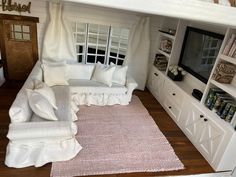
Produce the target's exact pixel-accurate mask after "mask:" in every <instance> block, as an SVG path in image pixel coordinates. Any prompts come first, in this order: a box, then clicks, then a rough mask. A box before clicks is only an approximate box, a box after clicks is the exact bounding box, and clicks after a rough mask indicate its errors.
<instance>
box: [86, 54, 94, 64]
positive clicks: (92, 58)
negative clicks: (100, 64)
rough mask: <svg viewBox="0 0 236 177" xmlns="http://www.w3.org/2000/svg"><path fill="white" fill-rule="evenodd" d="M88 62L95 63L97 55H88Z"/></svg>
mask: <svg viewBox="0 0 236 177" xmlns="http://www.w3.org/2000/svg"><path fill="white" fill-rule="evenodd" d="M87 63H95V56H94V55H87Z"/></svg>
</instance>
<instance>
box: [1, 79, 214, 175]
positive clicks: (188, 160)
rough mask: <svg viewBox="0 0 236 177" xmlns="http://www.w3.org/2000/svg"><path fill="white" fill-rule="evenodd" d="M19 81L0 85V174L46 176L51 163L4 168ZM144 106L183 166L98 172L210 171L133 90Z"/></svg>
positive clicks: (147, 98) (147, 97) (147, 96)
mask: <svg viewBox="0 0 236 177" xmlns="http://www.w3.org/2000/svg"><path fill="white" fill-rule="evenodd" d="M21 85H22V84H21V83H7V84H4V85H3V86H2V87H0V119H1V120H0V177H14V176H19V177H47V176H49V175H50V169H51V164H46V165H44V166H43V167H40V168H34V167H28V168H22V169H14V168H8V167H6V166H5V165H4V158H5V149H6V145H7V143H8V140H7V138H6V134H7V131H8V124H9V116H8V110H9V107H10V105H11V104H12V102H13V100H14V98H15V96H16V94H17V92H18V90H19V89H20V87H21ZM135 95H137V96H138V97H139V98H140V99H141V101H142V103H143V104H144V106H145V107H146V108H147V110H148V111H149V113H150V114H151V116H152V117H153V118H154V120H155V122H156V124H157V125H158V127H159V128H160V129H161V131H162V132H163V133H164V135H165V136H166V137H167V139H168V141H169V142H170V144H171V145H172V147H173V148H174V150H175V152H176V154H177V156H178V157H179V159H180V160H181V161H182V163H183V164H184V166H185V169H184V170H179V171H171V172H162V173H130V174H119V175H102V176H104V177H105V176H107V177H125V176H127V177H131V176H132V177H140V176H163V175H186V174H199V173H210V172H213V170H212V168H211V167H210V166H209V165H208V163H207V162H206V160H204V158H203V157H202V156H201V154H200V153H199V152H198V151H197V150H196V149H195V147H194V146H193V145H192V144H191V142H190V141H189V140H188V139H187V138H186V136H185V135H184V134H183V133H182V131H181V130H180V129H179V128H178V126H177V125H176V124H175V123H174V122H173V121H172V119H171V118H170V117H169V116H168V114H167V113H166V112H165V111H164V109H163V108H162V107H161V105H160V104H159V103H158V102H157V101H156V100H155V98H154V97H153V96H152V95H151V93H150V92H149V91H148V90H145V91H135Z"/></svg>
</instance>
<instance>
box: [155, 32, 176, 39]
mask: <svg viewBox="0 0 236 177" xmlns="http://www.w3.org/2000/svg"><path fill="white" fill-rule="evenodd" d="M159 32H160V34H161V35H162V36H165V37H167V38H169V39H171V40H175V36H174V35H171V34H168V33H164V32H161V31H159Z"/></svg>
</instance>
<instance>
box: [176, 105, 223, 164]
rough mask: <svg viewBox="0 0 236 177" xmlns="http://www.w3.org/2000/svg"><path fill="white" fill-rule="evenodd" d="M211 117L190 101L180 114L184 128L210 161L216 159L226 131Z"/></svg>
mask: <svg viewBox="0 0 236 177" xmlns="http://www.w3.org/2000/svg"><path fill="white" fill-rule="evenodd" d="M211 119H213V118H210V117H207V116H205V114H204V112H202V111H201V109H200V108H198V107H197V106H196V105H194V104H192V103H189V102H188V103H186V104H185V105H184V110H183V111H182V113H181V116H180V121H181V127H182V130H183V131H184V132H185V134H186V136H188V138H189V139H190V140H191V142H192V143H193V144H194V145H195V146H196V147H197V149H198V150H199V151H200V152H201V153H202V155H203V156H204V157H205V158H206V159H207V160H208V162H209V163H212V162H213V161H214V159H215V157H216V155H217V150H218V148H219V147H220V146H221V145H222V142H223V139H224V136H225V133H226V132H225V131H224V130H223V128H221V127H220V126H218V125H217V124H216V123H215V122H213V121H212V120H211Z"/></svg>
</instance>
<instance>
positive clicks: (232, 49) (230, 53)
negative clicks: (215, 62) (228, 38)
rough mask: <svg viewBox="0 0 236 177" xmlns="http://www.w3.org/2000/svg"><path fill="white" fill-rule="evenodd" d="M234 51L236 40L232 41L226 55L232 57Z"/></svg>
mask: <svg viewBox="0 0 236 177" xmlns="http://www.w3.org/2000/svg"><path fill="white" fill-rule="evenodd" d="M235 51H236V40H234V43H233V45H232V46H231V48H230V50H229V53H228V56H229V57H232V56H233V54H234V52H235Z"/></svg>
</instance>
